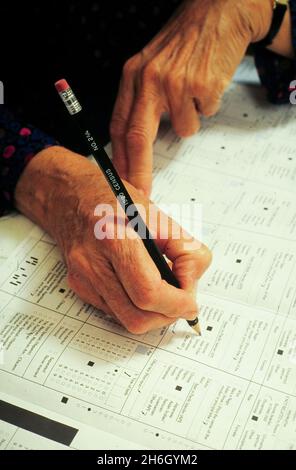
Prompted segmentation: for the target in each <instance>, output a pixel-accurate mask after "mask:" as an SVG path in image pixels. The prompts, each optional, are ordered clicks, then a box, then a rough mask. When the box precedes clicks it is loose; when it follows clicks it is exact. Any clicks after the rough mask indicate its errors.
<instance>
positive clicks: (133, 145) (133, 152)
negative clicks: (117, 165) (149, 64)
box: [126, 88, 162, 195]
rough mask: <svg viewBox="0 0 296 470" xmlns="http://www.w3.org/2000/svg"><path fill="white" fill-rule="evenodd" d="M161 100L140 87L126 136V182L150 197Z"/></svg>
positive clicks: (156, 93)
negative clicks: (154, 145)
mask: <svg viewBox="0 0 296 470" xmlns="http://www.w3.org/2000/svg"><path fill="white" fill-rule="evenodd" d="M161 112H162V110H161V97H160V96H159V94H158V91H157V90H156V89H151V88H150V89H147V88H142V89H141V91H140V92H139V93H138V95H136V97H135V100H134V106H133V109H132V111H131V115H130V118H129V123H128V128H127V135H126V152H127V158H128V181H129V182H130V183H131V184H132V185H134V186H135V187H136V188H138V189H142V190H143V191H144V193H145V194H146V195H149V194H150V191H151V185H152V170H153V143H154V140H155V138H156V135H157V131H158V127H159V121H160V116H161Z"/></svg>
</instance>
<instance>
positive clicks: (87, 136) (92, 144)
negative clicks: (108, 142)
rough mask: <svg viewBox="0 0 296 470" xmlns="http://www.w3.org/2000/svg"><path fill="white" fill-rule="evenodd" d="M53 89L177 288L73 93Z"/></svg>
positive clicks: (195, 324) (59, 85)
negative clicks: (87, 123) (131, 209)
mask: <svg viewBox="0 0 296 470" xmlns="http://www.w3.org/2000/svg"><path fill="white" fill-rule="evenodd" d="M55 87H56V90H57V92H58V94H59V95H60V97H61V99H62V101H63V103H64V104H65V106H66V108H67V110H68V112H69V114H70V115H71V116H72V118H73V120H74V121H75V123H76V125H78V127H79V128H80V130H81V133H82V136H83V139H84V140H85V142H86V143H87V145H88V148H89V150H90V152H91V154H92V155H93V157H94V159H95V160H96V162H97V164H98V165H99V167H100V168H101V170H102V172H103V174H104V176H105V178H106V180H107V182H108V184H109V186H110V187H111V189H112V191H113V193H114V195H115V196H116V198H117V200H118V202H119V204H120V206H121V207H122V208H123V210H124V212H125V214H126V216H127V218H128V219H129V220H130V221H132V220H134V219H135V218H136V219H137V225H138V233H139V235H140V237H141V239H142V241H143V243H144V246H145V248H146V250H147V251H148V253H149V255H150V257H151V258H152V260H153V261H154V263H155V265H156V267H157V269H158V271H159V273H160V275H161V277H162V279H164V280H165V281H166V282H167V283H168V284H170V285H172V286H174V287H176V288H180V284H179V282H178V280H177V278H176V277H175V275H174V274H173V272H172V270H171V269H170V267H169V265H168V263H167V262H166V260H165V258H164V256H163V255H162V253H161V252H160V250H159V248H158V246H157V245H156V243H155V242H154V240H153V237H152V235H151V233H150V231H149V229H148V227H147V226H146V224H145V223H144V221H143V219H142V217H141V216H140V214H139V212H138V211H137V209H136V205H135V204H134V202H133V200H132V198H131V196H130V195H129V193H128V191H127V189H126V188H125V186H124V184H123V182H122V180H121V179H120V177H119V175H118V173H117V171H116V169H115V168H114V166H113V164H112V162H111V160H110V158H109V156H108V154H107V152H106V151H105V149H104V148H103V147H102V146H101V145H100V144H98V142H97V140H96V139H95V137H94V135H93V133H92V131H91V130H90V128H89V127H88V126H87V125H86V120H85V118H84V113H83V110H82V106H81V105H80V103H79V101H78V100H77V98H76V96H75V94H74V93H73V90H72V89H71V88H70V86H69V85H68V83H67V81H66V80H64V79H62V80H58V81H57V82H56V83H55ZM131 206H132V207H133V208H135V210H134V211H133V214H132V215H130V213H131V211H128V208H129V207H131ZM187 323H188V325H189V326H190V327H191V328H192V329H193V330H194V331H195V332H196V333H197V334H198V335H201V332H200V327H199V321H198V317H196V319H195V320H187Z"/></svg>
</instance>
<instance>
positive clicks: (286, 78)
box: [255, 0, 296, 104]
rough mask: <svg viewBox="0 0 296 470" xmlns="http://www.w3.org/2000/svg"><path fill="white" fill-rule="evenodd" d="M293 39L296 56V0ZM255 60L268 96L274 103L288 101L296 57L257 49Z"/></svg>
mask: <svg viewBox="0 0 296 470" xmlns="http://www.w3.org/2000/svg"><path fill="white" fill-rule="evenodd" d="M290 11H291V16H292V41H293V46H294V50H295V56H296V0H290ZM255 62H256V66H257V69H258V73H259V76H260V79H261V82H262V84H263V86H264V87H265V88H266V89H267V96H268V99H269V101H271V102H272V103H277V104H281V103H288V102H289V98H290V93H291V92H290V90H289V88H290V84H291V82H292V81H293V80H295V79H296V59H295V60H292V59H286V58H285V57H282V56H279V55H277V54H275V53H273V52H271V51H269V50H267V49H259V48H258V49H257V50H256V52H255Z"/></svg>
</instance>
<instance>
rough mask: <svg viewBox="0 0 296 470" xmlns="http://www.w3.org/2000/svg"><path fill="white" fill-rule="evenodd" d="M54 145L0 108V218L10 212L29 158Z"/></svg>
mask: <svg viewBox="0 0 296 470" xmlns="http://www.w3.org/2000/svg"><path fill="white" fill-rule="evenodd" d="M52 145H57V141H56V140H55V139H53V138H52V137H49V136H48V135H47V134H45V133H44V132H42V131H40V130H39V129H37V128H35V127H33V126H30V125H26V126H24V125H23V124H22V123H21V122H19V121H18V120H16V119H15V118H14V117H13V115H12V114H11V113H10V112H9V111H8V110H7V109H6V108H5V107H4V105H0V215H3V214H5V213H6V212H7V211H9V210H11V209H12V208H13V194H14V189H15V186H16V183H17V181H18V179H19V177H20V175H21V173H22V171H23V169H24V168H25V166H26V165H27V164H28V162H29V161H30V160H31V158H33V157H34V155H36V154H37V153H38V152H39V151H40V150H42V149H44V148H46V147H50V146H52Z"/></svg>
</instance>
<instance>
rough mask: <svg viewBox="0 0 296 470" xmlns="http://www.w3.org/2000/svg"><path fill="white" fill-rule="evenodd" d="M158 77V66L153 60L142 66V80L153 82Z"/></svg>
mask: <svg viewBox="0 0 296 470" xmlns="http://www.w3.org/2000/svg"><path fill="white" fill-rule="evenodd" d="M158 77H159V66H158V63H157V62H156V61H155V60H151V61H150V62H147V64H146V65H145V66H144V67H143V71H142V78H143V82H155V81H157V79H158Z"/></svg>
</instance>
